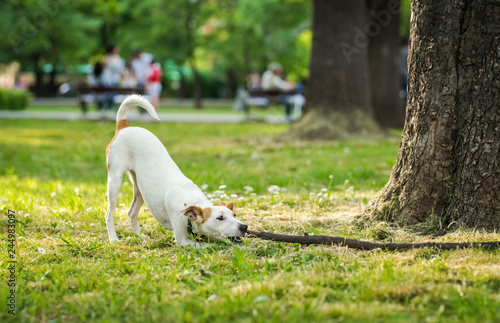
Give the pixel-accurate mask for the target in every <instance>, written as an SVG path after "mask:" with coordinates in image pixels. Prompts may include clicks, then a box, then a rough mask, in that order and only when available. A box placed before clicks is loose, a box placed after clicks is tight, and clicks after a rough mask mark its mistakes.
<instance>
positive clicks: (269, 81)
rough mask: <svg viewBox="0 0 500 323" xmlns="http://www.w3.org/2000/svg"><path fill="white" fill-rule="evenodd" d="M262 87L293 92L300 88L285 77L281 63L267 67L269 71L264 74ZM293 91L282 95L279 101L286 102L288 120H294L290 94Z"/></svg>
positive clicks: (268, 89)
mask: <svg viewBox="0 0 500 323" xmlns="http://www.w3.org/2000/svg"><path fill="white" fill-rule="evenodd" d="M262 89H263V90H264V91H273V90H276V91H281V92H293V91H295V90H300V89H299V88H297V86H296V85H295V84H294V83H292V82H288V81H286V80H284V79H283V68H282V67H281V65H280V64H279V63H271V64H269V65H268V67H267V71H265V72H264V74H263V75H262ZM291 95H293V93H289V95H288V94H286V95H281V96H280V97H279V99H278V102H281V103H284V104H285V114H286V119H287V121H288V122H291V121H292V116H291V115H292V104H291V103H290V96H291Z"/></svg>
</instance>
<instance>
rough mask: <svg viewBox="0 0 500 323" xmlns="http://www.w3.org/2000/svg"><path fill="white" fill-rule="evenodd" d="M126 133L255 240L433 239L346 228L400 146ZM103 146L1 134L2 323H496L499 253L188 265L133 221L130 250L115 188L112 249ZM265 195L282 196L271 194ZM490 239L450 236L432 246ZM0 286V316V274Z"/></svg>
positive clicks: (64, 135) (233, 134) (42, 134)
mask: <svg viewBox="0 0 500 323" xmlns="http://www.w3.org/2000/svg"><path fill="white" fill-rule="evenodd" d="M134 125H139V126H145V127H146V128H148V129H149V130H151V131H152V132H153V133H155V134H156V135H157V136H158V137H159V138H160V140H162V142H163V143H164V144H165V145H166V147H167V148H168V150H169V152H170V154H171V155H172V157H173V159H174V160H175V161H176V162H177V164H178V165H179V167H180V168H181V169H182V170H183V172H184V173H185V174H186V175H187V176H188V177H190V178H191V179H193V180H194V181H195V183H197V184H199V185H202V184H207V185H208V188H207V189H206V192H207V195H208V196H209V197H210V198H211V199H213V200H214V201H217V200H220V199H223V200H227V199H228V198H231V199H233V200H234V202H235V203H236V208H237V213H238V217H240V218H241V219H242V220H243V221H244V222H245V223H247V224H249V226H250V227H251V228H252V229H254V230H257V231H258V230H267V231H272V232H283V233H290V234H303V233H304V232H309V233H310V234H328V235H336V236H344V237H349V238H357V239H365V240H373V239H379V238H380V236H381V235H380V234H378V233H379V231H380V230H384V235H383V236H384V238H385V241H392V242H401V241H405V242H416V241H425V240H429V239H430V238H431V237H428V236H419V235H416V234H415V233H411V232H408V231H405V230H404V229H402V228H398V227H394V226H391V225H389V224H387V223H383V222H381V223H373V224H369V225H362V224H359V223H358V222H357V221H355V217H354V215H355V214H358V213H361V212H362V209H363V206H364V205H365V204H366V202H367V201H368V199H370V198H371V197H372V196H373V194H375V192H376V191H377V190H379V189H380V188H381V187H382V186H383V185H384V184H385V182H386V181H387V179H388V176H389V173H390V169H391V167H392V165H393V163H394V161H395V158H396V155H397V151H398V146H399V140H398V138H397V136H387V137H384V138H371V139H360V138H357V139H351V140H345V141H335V142H320V141H319V142H309V143H304V142H287V143H276V142H274V141H272V140H271V138H272V137H273V136H274V135H275V134H277V133H279V132H282V131H284V130H285V129H286V127H287V126H284V125H268V124H236V125H230V124H159V123H154V124H140V123H137V124H134ZM113 133H114V125H113V124H112V123H97V122H56V121H31V120H0V211H1V212H2V214H5V213H6V212H7V210H8V209H13V210H15V211H16V212H17V214H16V217H17V220H18V221H19V223H18V226H17V228H16V230H17V236H18V240H17V242H18V247H17V248H18V250H17V251H18V254H17V255H18V260H19V262H18V265H17V271H16V282H17V285H18V289H17V293H16V297H17V304H16V305H17V315H16V317H15V318H14V317H12V316H10V315H9V314H8V313H7V309H6V308H5V305H2V311H1V312H0V321H2V322H10V321H12V322H18V321H20V322H70V321H90V322H100V321H105V322H143V321H144V322H149V321H160V322H208V321H210V322H320V321H328V322H424V321H429V322H474V321H477V322H498V321H500V310H499V308H500V267H499V263H500V252H499V251H483V250H478V249H472V250H461V251H446V252H440V251H436V250H432V249H423V250H414V251H407V252H402V253H385V252H382V251H369V252H361V251H353V250H348V249H345V248H340V247H301V246H298V245H289V244H281V243H274V242H268V241H261V240H256V239H246V240H245V242H244V244H243V245H240V246H231V245H226V244H220V245H218V246H217V247H216V248H214V249H206V250H191V249H185V248H181V247H178V246H177V245H176V244H175V240H174V238H173V235H172V232H170V231H165V230H164V229H163V228H162V227H161V226H160V225H159V224H158V223H157V222H156V221H155V220H154V219H153V218H152V217H151V215H150V214H149V213H148V212H147V211H146V210H142V211H141V214H140V216H139V221H140V223H141V225H142V230H143V232H145V233H146V234H147V235H149V236H150V237H151V239H147V240H142V239H140V238H138V237H136V236H135V235H134V234H133V232H132V229H131V228H130V225H129V223H128V218H127V215H126V210H127V209H128V205H129V203H130V202H131V199H132V192H131V186H130V184H128V185H127V183H125V185H124V186H122V190H121V193H120V197H119V207H118V210H117V215H116V219H115V223H116V225H117V232H118V234H119V236H121V242H120V243H117V244H113V245H111V244H109V243H108V242H107V232H106V226H105V224H104V213H105V209H106V199H105V190H106V185H105V183H106V167H105V159H104V150H105V147H106V146H107V144H108V142H109V140H110V139H111V137H112V136H113ZM330 175H332V176H330ZM220 185H225V186H226V187H225V188H222V189H219V186H220ZM271 185H277V186H279V188H280V189H279V192H278V191H277V190H276V192H275V193H271V192H268V188H269V187H270V186H271ZM245 186H251V187H252V188H253V191H250V189H248V188H246V189H245ZM231 195H232V197H229V196H231ZM2 221H3V222H4V223H5V224H6V217H5V216H3V218H2ZM1 232H2V236H3V239H4V240H5V239H6V237H7V236H6V230H5V228H3V229H2V231H1ZM499 238H500V237H499V234H497V233H487V232H477V231H471V230H459V231H456V232H454V233H451V234H448V235H446V236H444V237H440V238H437V239H435V240H436V241H472V240H482V241H488V240H499ZM41 248H42V249H41ZM3 250H4V251H3V252H2V253H1V254H0V261H1V262H2V266H3V268H6V267H7V260H8V255H7V252H6V251H5V249H3ZM2 284H3V285H2V288H1V289H0V291H1V292H0V297H1V298H2V299H3V300H6V298H7V296H8V291H7V288H4V287H6V286H7V272H6V271H4V274H3V280H2ZM2 304H5V302H3V303H2Z"/></svg>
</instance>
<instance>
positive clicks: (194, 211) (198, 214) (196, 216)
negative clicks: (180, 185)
mask: <svg viewBox="0 0 500 323" xmlns="http://www.w3.org/2000/svg"><path fill="white" fill-rule="evenodd" d="M181 213H182V214H183V215H185V216H187V217H188V218H189V220H191V221H194V222H199V223H203V222H205V221H207V220H208V218H210V216H211V215H212V209H211V208H209V207H207V208H204V209H202V208H201V207H199V206H196V205H193V206H190V207H188V208H186V209H184V210H182V211H181Z"/></svg>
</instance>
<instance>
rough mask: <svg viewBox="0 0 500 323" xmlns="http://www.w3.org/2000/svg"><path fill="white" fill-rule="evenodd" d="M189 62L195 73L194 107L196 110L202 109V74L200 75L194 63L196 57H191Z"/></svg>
mask: <svg viewBox="0 0 500 323" xmlns="http://www.w3.org/2000/svg"><path fill="white" fill-rule="evenodd" d="M188 61H189V65H190V66H191V70H192V71H193V95H194V107H195V108H196V109H201V108H203V102H202V99H201V80H200V73H198V69H197V68H196V64H195V62H194V57H189V58H188Z"/></svg>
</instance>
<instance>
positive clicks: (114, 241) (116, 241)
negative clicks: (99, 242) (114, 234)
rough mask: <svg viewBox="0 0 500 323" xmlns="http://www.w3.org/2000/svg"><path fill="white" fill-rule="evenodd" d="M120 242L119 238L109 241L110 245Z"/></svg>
mask: <svg viewBox="0 0 500 323" xmlns="http://www.w3.org/2000/svg"><path fill="white" fill-rule="evenodd" d="M118 242H120V240H118V238H110V239H109V243H118Z"/></svg>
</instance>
